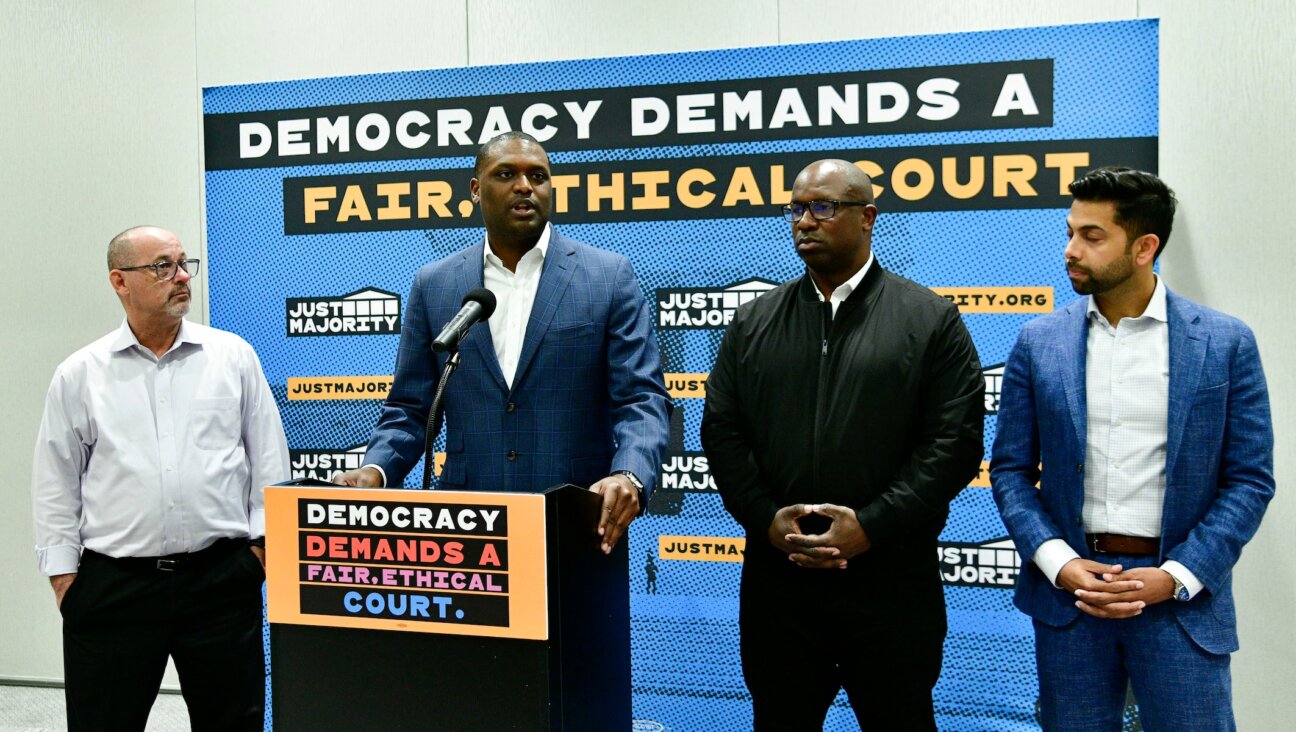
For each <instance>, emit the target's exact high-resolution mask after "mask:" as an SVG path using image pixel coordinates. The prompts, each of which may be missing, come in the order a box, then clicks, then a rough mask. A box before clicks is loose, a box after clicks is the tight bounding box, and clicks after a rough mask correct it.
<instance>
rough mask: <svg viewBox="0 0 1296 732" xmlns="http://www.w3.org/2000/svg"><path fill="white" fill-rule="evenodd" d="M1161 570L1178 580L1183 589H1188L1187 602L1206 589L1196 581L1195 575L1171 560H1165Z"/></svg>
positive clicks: (1199, 581)
mask: <svg viewBox="0 0 1296 732" xmlns="http://www.w3.org/2000/svg"><path fill="white" fill-rule="evenodd" d="M1161 569H1164V570H1165V571H1166V572H1167V573H1169V574H1170V576H1171V577H1174V578H1175V579H1177V580H1179V582H1180V583H1181V584H1182V585H1183V586H1184V587H1186V588H1188V599H1189V600H1191V599H1193V598H1194V597H1196V596H1197V593H1198V592H1201V591H1202V590H1203V589H1204V588H1205V587H1206V586H1205V585H1203V584H1202V583H1201V580H1199V579H1197V575H1195V574H1193V573H1192V571H1191V570H1189V569H1188V568H1187V567H1185V566H1183V565H1182V564H1180V563H1178V562H1176V561H1175V560H1173V559H1167V560H1166V562H1165V564H1162V565H1161Z"/></svg>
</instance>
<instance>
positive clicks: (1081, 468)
mask: <svg viewBox="0 0 1296 732" xmlns="http://www.w3.org/2000/svg"><path fill="white" fill-rule="evenodd" d="M1076 472H1077V473H1083V472H1084V463H1076Z"/></svg>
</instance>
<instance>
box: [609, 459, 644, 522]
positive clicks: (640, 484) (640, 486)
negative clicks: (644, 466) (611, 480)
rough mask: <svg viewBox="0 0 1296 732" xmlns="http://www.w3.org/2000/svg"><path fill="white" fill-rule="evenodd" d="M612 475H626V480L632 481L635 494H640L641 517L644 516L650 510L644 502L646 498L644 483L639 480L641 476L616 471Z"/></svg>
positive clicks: (627, 471) (624, 471)
mask: <svg viewBox="0 0 1296 732" xmlns="http://www.w3.org/2000/svg"><path fill="white" fill-rule="evenodd" d="M612 474H613V475H624V476H625V477H626V478H628V479H629V480H630V485H632V486H634V487H635V492H636V493H638V494H639V515H640V516H642V515H643V512H644V510H645V509H647V508H648V502H647V501H646V500H644V498H645V497H644V484H643V481H642V480H639V476H637V475H635V474H634V473H632V472H630V471H629V470H615V471H613V472H612Z"/></svg>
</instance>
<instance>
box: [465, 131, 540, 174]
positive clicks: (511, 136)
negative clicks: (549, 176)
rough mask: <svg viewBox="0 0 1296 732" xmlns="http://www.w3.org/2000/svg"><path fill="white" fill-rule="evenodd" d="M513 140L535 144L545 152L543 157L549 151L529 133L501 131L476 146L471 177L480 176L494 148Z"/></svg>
mask: <svg viewBox="0 0 1296 732" xmlns="http://www.w3.org/2000/svg"><path fill="white" fill-rule="evenodd" d="M513 140H522V141H523V142H529V143H531V144H532V145H535V146H536V147H538V148H540V151H541V152H544V153H545V157H548V156H549V153H547V152H545V149H544V146H543V145H541V144H540V141H539V140H537V139H535V138H534V137H532V136H531V135H528V134H527V133H525V132H518V131H516V130H514V131H511V132H501V133H499V134H498V135H496V136H494V137H492V138H491V139H489V140H487V141H486V142H484V143H482V146H481V147H479V148H477V162H475V163H474V164H473V177H474V178H480V177H481V174H482V167H483V166H484V165H485V164H486V159H487V158H489V157H490V156H491V153H493V152H495V148H497V147H499V146H500V145H503V144H504V143H506V142H512V141H513Z"/></svg>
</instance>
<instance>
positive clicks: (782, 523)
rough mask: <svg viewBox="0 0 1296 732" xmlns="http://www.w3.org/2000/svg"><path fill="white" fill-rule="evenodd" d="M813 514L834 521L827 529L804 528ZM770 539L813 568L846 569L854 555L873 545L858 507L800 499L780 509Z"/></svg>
mask: <svg viewBox="0 0 1296 732" xmlns="http://www.w3.org/2000/svg"><path fill="white" fill-rule="evenodd" d="M812 514H813V515H818V516H823V517H825V518H827V519H828V520H829V521H830V522H831V523H830V524H829V526H828V528H827V529H826V530H824V531H823V533H819V534H807V533H805V532H804V531H802V528H801V520H802V519H804V518H805V517H807V516H810V515H812ZM769 540H770V543H771V544H773V545H774V546H775V547H777V548H778V549H779V550H780V551H782V552H784V553H786V554H787V555H788V559H789V560H790V561H792V562H795V563H797V564H798V565H800V566H802V567H807V568H810V569H845V568H846V563H847V561H848V560H849V559H850V558H852V557H855V556H857V555H859V554H862V553H864V552H866V551H868V549H869V547H870V546H872V544H870V542H869V538H868V535H867V534H866V533H864V527H863V526H860V522H859V518H857V517H856V516H855V511H854V509H851V508H847V507H845V506H835V505H833V504H831V503H819V504H812V503H798V504H796V505H793V506H785V507H784V508H781V509H779V511H778V513H776V514H774V520H773V521H772V522H770V527H769Z"/></svg>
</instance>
